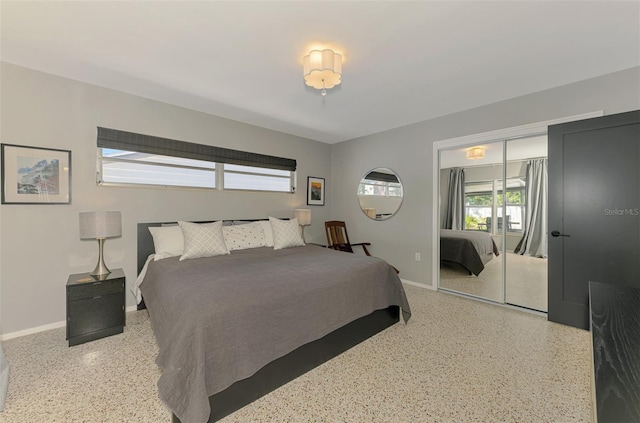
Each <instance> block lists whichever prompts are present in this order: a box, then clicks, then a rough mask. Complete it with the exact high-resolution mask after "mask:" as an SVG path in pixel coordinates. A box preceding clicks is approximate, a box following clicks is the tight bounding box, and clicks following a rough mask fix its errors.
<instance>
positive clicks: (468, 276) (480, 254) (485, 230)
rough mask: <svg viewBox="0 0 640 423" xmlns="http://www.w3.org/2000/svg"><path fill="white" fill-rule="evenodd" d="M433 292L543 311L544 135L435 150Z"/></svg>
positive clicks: (544, 280)
mask: <svg viewBox="0 0 640 423" xmlns="http://www.w3.org/2000/svg"><path fill="white" fill-rule="evenodd" d="M438 163H439V167H438V168H439V172H440V173H439V181H440V183H439V200H440V203H439V204H440V211H439V216H440V219H439V220H440V221H439V227H440V248H439V251H440V263H439V264H440V266H439V279H438V289H440V290H444V291H450V292H455V293H459V294H464V295H468V296H473V297H477V298H481V299H484V300H489V301H492V302H496V303H501V304H510V305H514V306H518V307H524V308H527V309H531V310H535V311H540V312H546V311H547V298H548V296H547V136H546V134H536V135H530V136H523V137H518V138H512V139H497V140H493V141H489V142H484V143H482V144H469V145H458V146H456V147H452V148H442V149H440V150H439V160H438Z"/></svg>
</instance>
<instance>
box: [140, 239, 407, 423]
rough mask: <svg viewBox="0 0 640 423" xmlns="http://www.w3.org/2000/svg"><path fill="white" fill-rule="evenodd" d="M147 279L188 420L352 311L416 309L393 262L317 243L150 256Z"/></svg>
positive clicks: (169, 370) (177, 400) (166, 380)
mask: <svg viewBox="0 0 640 423" xmlns="http://www.w3.org/2000/svg"><path fill="white" fill-rule="evenodd" d="M140 289H141V291H142V294H143V296H144V300H145V303H146V305H147V308H148V310H149V315H150V317H151V324H152V327H153V331H154V334H155V337H156V340H157V343H158V347H159V354H158V358H157V363H158V365H159V366H160V367H161V368H162V370H163V373H162V376H161V377H160V380H159V381H158V390H159V393H160V397H161V398H162V400H163V401H164V402H165V403H166V404H167V405H168V407H169V408H170V409H171V411H172V412H173V413H174V414H175V415H176V416H178V418H180V420H181V421H182V422H184V423H194V422H198V423H200V422H206V421H207V419H208V418H209V414H210V409H209V401H208V397H209V396H210V395H213V394H216V393H218V392H220V391H222V390H224V389H226V388H227V387H229V386H230V385H231V384H233V383H234V382H236V381H238V380H241V379H244V378H247V377H250V376H252V375H253V374H254V373H255V372H256V371H258V370H259V369H260V368H261V367H263V366H264V365H266V364H268V363H269V362H271V361H273V360H275V359H277V358H279V357H281V356H283V355H286V354H288V353H289V352H291V351H293V350H294V349H296V348H298V347H299V346H301V345H304V344H306V343H308V342H311V341H314V340H316V339H319V338H321V337H323V336H324V335H326V334H328V333H329V332H332V331H333V330H335V329H337V328H339V327H341V326H344V325H345V324H347V323H349V322H351V321H353V320H356V319H358V318H360V317H363V316H366V315H368V314H370V313H372V312H373V311H375V310H379V309H383V308H387V307H388V306H391V305H397V306H400V307H401V308H402V314H403V317H404V320H405V322H406V321H408V319H409V317H410V316H411V312H410V309H409V304H408V302H407V298H406V296H405V292H404V289H403V287H402V283H401V282H400V279H399V278H398V276H397V274H396V272H395V271H394V269H393V268H392V267H391V266H390V265H389V264H387V263H386V262H385V261H383V260H381V259H377V258H374V257H366V256H361V255H357V254H348V253H343V252H339V251H333V250H330V249H326V248H321V247H318V246H305V247H297V248H289V249H285V250H274V249H272V248H256V249H250V250H239V251H233V252H232V253H231V254H230V255H225V256H217V257H208V258H199V259H194V260H185V261H178V258H177V257H172V258H168V259H163V260H158V261H152V262H150V264H149V267H148V269H147V273H146V275H145V278H144V280H143V282H142V284H141V285H140Z"/></svg>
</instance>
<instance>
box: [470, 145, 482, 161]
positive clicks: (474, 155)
mask: <svg viewBox="0 0 640 423" xmlns="http://www.w3.org/2000/svg"><path fill="white" fill-rule="evenodd" d="M467 159H468V160H478V159H484V147H472V148H470V149H468V150H467Z"/></svg>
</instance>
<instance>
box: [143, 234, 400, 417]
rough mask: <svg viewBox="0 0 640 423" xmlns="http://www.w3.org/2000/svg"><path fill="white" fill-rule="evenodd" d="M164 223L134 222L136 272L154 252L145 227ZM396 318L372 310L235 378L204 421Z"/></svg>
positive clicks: (395, 313)
mask: <svg viewBox="0 0 640 423" xmlns="http://www.w3.org/2000/svg"><path fill="white" fill-rule="evenodd" d="M225 222H226V223H227V224H231V222H237V221H225ZM247 222H249V221H247ZM198 223H205V222H198ZM167 224H175V222H165V223H138V273H140V271H141V270H142V267H143V266H144V263H145V261H146V259H147V257H148V256H149V254H152V253H153V251H154V250H153V238H152V237H151V233H150V232H149V227H151V226H163V225H167ZM345 254H346V253H345ZM143 308H145V307H144V300H143V301H142V302H141V303H140V305H138V309H139V310H140V309H143ZM399 320H400V308H399V307H398V306H391V307H388V308H386V309H382V310H377V311H374V312H373V313H371V314H369V315H368V316H364V317H361V318H360V319H357V320H354V321H353V322H351V323H348V324H347V325H345V326H343V327H341V328H338V329H336V330H335V331H333V332H331V333H329V334H328V335H326V336H324V337H322V338H320V339H317V340H315V341H312V342H309V343H308V344H305V345H302V346H301V347H299V348H297V349H295V350H293V351H291V352H290V353H288V354H287V355H285V356H283V357H280V358H278V359H276V360H274V361H272V362H271V363H269V364H267V365H266V366H264V367H263V368H261V369H260V370H258V372H256V373H255V374H254V375H253V376H251V377H249V378H246V379H242V380H239V381H237V382H235V383H234V384H233V385H231V386H230V387H228V388H227V389H225V390H224V391H222V392H218V393H217V394H215V395H212V396H210V397H209V405H210V406H211V415H210V416H209V420H208V421H209V422H215V421H217V420H220V419H222V418H224V417H226V416H228V415H229V414H231V413H233V412H234V411H237V410H239V409H240V408H242V407H244V406H245V405H248V404H250V403H252V402H253V401H255V400H257V399H258V398H261V397H263V396H264V395H266V394H268V393H269V392H271V391H273V390H275V389H277V388H279V387H280V386H282V385H284V384H286V383H288V382H290V381H292V380H293V379H295V378H297V377H299V376H301V375H303V374H304V373H306V372H308V371H309V370H312V369H314V368H315V367H318V366H319V365H321V364H322V363H325V362H327V361H329V360H330V359H332V358H334V357H336V356H338V355H339V354H341V353H343V352H344V351H347V350H348V349H349V348H351V347H353V346H355V345H357V344H359V343H361V342H363V341H364V340H366V339H368V338H370V337H372V336H373V335H375V334H377V333H379V332H382V331H383V330H385V329H387V328H388V327H390V326H393V325H394V324H396V323H397V322H398V321H399ZM172 422H173V423H180V420H179V419H178V418H177V417H176V416H175V415H172Z"/></svg>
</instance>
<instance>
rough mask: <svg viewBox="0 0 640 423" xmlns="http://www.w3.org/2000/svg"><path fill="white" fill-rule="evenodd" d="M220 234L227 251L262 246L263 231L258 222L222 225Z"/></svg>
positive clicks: (263, 244)
mask: <svg viewBox="0 0 640 423" xmlns="http://www.w3.org/2000/svg"><path fill="white" fill-rule="evenodd" d="M222 235H223V236H224V243H225V244H226V245H227V248H228V249H229V251H233V250H245V249H248V248H258V247H264V246H265V245H266V244H265V241H264V231H263V230H262V226H261V225H260V224H259V223H258V222H253V223H243V224H242V225H233V226H223V227H222Z"/></svg>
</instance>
